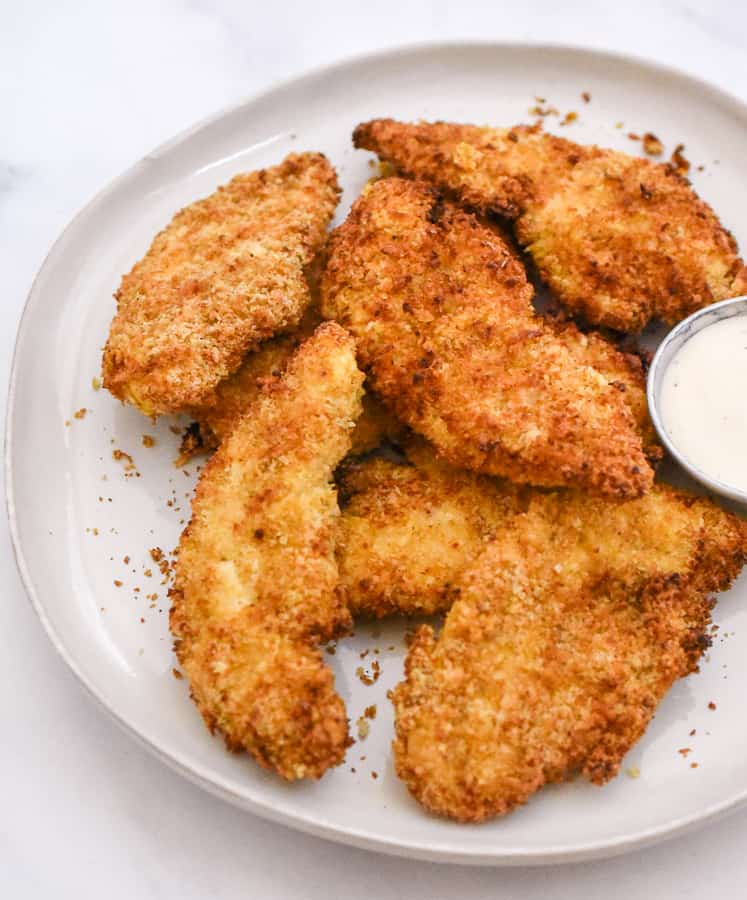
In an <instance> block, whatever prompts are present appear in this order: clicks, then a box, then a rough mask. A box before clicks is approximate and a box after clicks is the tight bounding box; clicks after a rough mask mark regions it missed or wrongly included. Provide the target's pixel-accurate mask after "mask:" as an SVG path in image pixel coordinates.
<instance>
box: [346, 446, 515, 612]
mask: <svg viewBox="0 0 747 900" xmlns="http://www.w3.org/2000/svg"><path fill="white" fill-rule="evenodd" d="M419 453H420V460H421V462H420V465H418V466H414V465H409V466H408V465H400V464H397V463H394V462H390V461H388V460H385V459H380V458H374V459H368V460H366V461H364V462H362V463H357V464H355V465H352V466H348V467H346V469H345V471H344V473H343V475H342V477H341V479H340V481H341V494H342V496H343V498H345V500H346V503H345V506H344V508H343V514H342V519H341V532H342V533H341V537H340V541H339V543H338V548H337V553H338V562H339V567H340V584H341V585H342V586H343V588H344V590H345V594H346V597H347V601H348V607H349V608H350V611H351V613H352V614H353V615H354V616H361V615H363V616H374V617H376V618H381V617H383V616H387V615H390V614H392V613H404V614H405V615H433V614H434V613H440V612H445V611H446V610H448V609H449V607H450V606H451V604H452V603H453V601H454V599H455V597H456V596H458V588H457V584H458V581H459V577H460V576H461V574H462V572H463V570H464V569H465V568H466V567H467V566H468V565H469V564H470V563H472V562H473V561H474V559H475V558H476V557H477V556H479V555H480V553H481V552H482V551H483V550H484V549H485V547H486V546H487V544H488V542H489V541H490V540H491V539H492V538H493V537H494V536H495V534H496V533H497V532H498V531H499V530H500V529H501V528H502V527H504V526H505V524H506V521H507V519H508V518H509V517H510V516H511V515H514V514H515V513H516V512H517V511H518V510H519V506H520V496H519V491H518V490H517V489H516V488H514V487H513V486H512V485H510V484H508V483H505V484H501V483H499V482H498V481H497V480H496V479H493V478H489V477H487V476H485V475H477V474H475V473H474V472H468V471H465V470H462V469H455V468H454V467H452V466H450V465H448V464H447V463H441V462H439V461H438V460H437V459H436V458H435V455H434V454H433V451H431V450H429V449H427V448H419ZM411 455H412V451H411ZM416 458H417V454H416Z"/></svg>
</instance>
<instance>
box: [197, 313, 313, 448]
mask: <svg viewBox="0 0 747 900" xmlns="http://www.w3.org/2000/svg"><path fill="white" fill-rule="evenodd" d="M321 321H322V319H321V317H320V316H319V313H318V311H317V310H316V308H315V307H310V308H309V309H307V310H306V312H305V313H304V315H303V318H302V319H301V322H300V323H299V325H298V327H297V328H296V329H294V330H293V331H292V332H290V333H289V334H284V335H281V336H280V337H276V338H272V339H271V340H269V341H264V342H263V343H262V344H261V345H260V346H259V348H258V349H257V350H255V351H254V352H252V353H249V354H247V356H246V358H245V359H244V362H243V363H242V364H241V366H240V368H239V369H238V371H236V372H235V373H234V374H233V375H231V376H230V377H229V378H226V379H224V380H223V381H221V382H220V384H218V385H217V387H216V388H215V390H214V391H213V394H212V396H211V398H210V401H209V402H208V403H204V404H202V405H201V406H196V407H193V408H192V409H190V410H189V413H190V415H192V416H193V417H194V419H195V421H196V422H197V424H198V426H199V433H200V446H202V447H205V448H206V449H208V450H214V449H215V448H216V447H217V446H218V445H219V444H220V442H221V440H222V439H223V438H224V437H225V436H226V435H227V434H229V433H230V431H231V429H232V428H233V426H234V425H235V424H236V421H237V420H238V418H239V417H240V416H242V415H244V414H245V413H246V412H247V411H248V410H249V409H250V407H251V406H252V404H253V403H255V402H256V400H257V398H258V397H259V396H260V394H261V393H262V388H263V387H264V385H265V384H266V383H267V381H268V380H271V379H273V378H279V377H280V376H281V375H282V374H283V372H284V371H285V368H286V366H287V365H288V363H289V361H290V360H291V359H292V358H293V355H294V354H295V352H296V351H297V350H298V348H299V346H300V345H301V344H302V343H303V342H304V341H305V340H306V339H307V338H308V337H310V336H311V335H312V334H313V333H314V331H315V330H316V329H317V327H318V326H319V324H320V323H321Z"/></svg>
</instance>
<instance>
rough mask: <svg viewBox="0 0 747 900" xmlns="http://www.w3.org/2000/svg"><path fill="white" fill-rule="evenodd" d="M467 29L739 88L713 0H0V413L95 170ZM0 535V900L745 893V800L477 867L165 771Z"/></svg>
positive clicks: (730, 25) (722, 5)
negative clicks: (345, 837) (517, 863)
mask: <svg viewBox="0 0 747 900" xmlns="http://www.w3.org/2000/svg"><path fill="white" fill-rule="evenodd" d="M468 37H479V38H483V39H486V38H496V39H504V40H506V39H517V40H523V41H549V42H563V43H576V44H584V45H588V46H592V47H600V48H611V49H616V50H622V51H627V52H632V53H636V54H639V55H642V56H647V57H651V58H654V59H658V60H660V61H664V62H668V63H672V64H674V65H676V66H678V67H680V68H682V69H686V70H689V71H691V72H693V73H696V74H699V75H701V76H704V77H705V78H707V79H709V80H711V81H712V82H714V83H716V84H718V85H720V86H722V87H725V88H727V89H729V90H731V91H732V92H734V93H736V94H738V95H740V96H741V97H742V98H744V99H747V67H745V65H744V54H745V51H746V50H747V9H745V8H743V9H742V10H741V11H739V10H738V4H737V3H730V2H728V0H711V2H708V0H698V2H695V0H690V2H676V0H669V2H655V0H649V2H637V0H629V2H627V3H624V4H623V3H614V4H613V3H593V2H579V0H567V2H565V3H562V4H561V3H558V2H557V0H544V2H537V0H534V2H523V3H521V2H517V0H514V2H513V3H505V2H492V3H489V2H484V3H477V2H468V0H460V2H453V0H451V2H446V0H436V2H431V3H427V2H417V0H397V2H390V0H378V2H369V3H366V4H361V5H356V4H354V3H350V2H348V3H340V2H328V3H321V4H316V5H312V4H311V3H309V2H293V0H265V2H262V3H259V2H257V0H248V2H247V0H222V2H216V3H209V2H207V0H163V2H149V0H129V2H122V3H108V2H103V0H99V2H88V3H86V2H84V0H48V2H40V0H22V2H17V0H1V2H0V273H1V281H0V284H2V291H1V292H0V304H1V306H0V309H2V317H1V318H0V372H1V373H2V382H3V383H2V385H1V386H0V398H2V399H0V402H2V404H3V406H4V402H5V393H6V390H5V385H6V379H7V374H8V370H9V366H10V359H11V353H12V347H13V339H14V335H15V330H16V325H17V321H18V318H19V316H20V313H21V308H22V306H23V303H24V299H25V295H26V293H27V291H28V288H29V285H30V283H31V280H32V278H33V276H34V273H35V271H36V270H37V268H38V267H39V265H40V264H41V262H42V259H43V257H44V255H45V253H46V251H47V250H48V248H49V246H50V244H51V243H52V241H53V240H54V238H55V237H56V236H57V234H58V232H59V231H60V230H61V229H62V228H63V226H64V225H65V224H66V222H67V221H68V220H69V219H70V218H71V216H72V215H73V214H74V213H75V212H76V210H78V209H79V208H80V207H81V206H82V205H83V204H84V203H86V201H87V200H89V199H90V197H91V196H92V195H93V193H94V192H95V191H97V190H98V189H99V188H100V187H102V186H103V185H104V184H105V183H106V182H107V181H109V179H111V178H112V177H113V176H115V175H117V174H118V173H119V172H120V171H121V170H122V169H124V168H126V167H127V166H129V165H130V164H131V163H132V162H134V161H135V160H137V159H138V158H139V157H140V156H142V155H143V154H145V153H146V152H147V151H148V150H150V149H151V148H153V147H154V146H155V145H156V144H158V143H160V142H161V141H163V140H165V139H166V138H168V137H170V136H171V135H172V134H173V133H175V132H177V131H179V130H181V129H183V128H184V127H186V126H187V125H190V124H191V123H193V122H194V121H195V120H197V119H199V118H201V117H202V116H204V115H206V114H208V113H210V112H213V111H214V110H216V109H219V108H220V107H222V106H224V105H226V104H230V103H234V102H235V101H237V100H239V99H240V98H242V97H244V96H246V95H247V94H251V93H253V92H255V91H257V90H259V89H261V88H264V87H265V86H268V85H269V84H270V83H272V82H273V81H275V80H277V79H279V78H285V77H286V76H288V75H291V74H294V73H299V72H301V71H303V70H304V69H306V68H308V67H310V66H315V65H317V64H320V63H324V62H327V61H331V60H334V59H336V58H340V57H343V56H349V55H351V54H354V53H357V52H359V51H366V50H370V49H375V48H380V47H384V46H389V45H392V44H398V43H400V44H401V43H406V42H412V41H424V40H439V39H447V38H468ZM436 89H437V88H436ZM735 189H737V190H739V189H740V187H739V186H735ZM43 364H44V361H43V360H40V365H43ZM0 529H1V531H2V533H1V534H0V573H1V574H0V577H1V578H2V583H1V586H0V641H1V642H2V643H1V644H0V648H1V649H0V713H1V714H2V722H3V728H2V738H1V739H0V895H1V896H2V897H3V898H7V900H26V898H33V900H36V898H47V897H54V898H59V900H67V898H76V900H87V898H100V897H106V898H107V900H118V898H135V900H156V898H176V897H179V898H180V900H191V898H195V900H197V898H199V900H204V898H239V897H242V898H244V897H247V898H261V900H264V898H267V900H272V898H283V900H293V898H304V900H315V898H324V900H329V898H337V897H340V898H342V897H345V898H348V897H354V898H356V897H366V896H375V897H376V898H377V900H394V898H407V900H426V898H427V900H434V898H441V897H457V898H459V900H473V898H481V897H491V898H492V897H495V898H516V897H519V896H521V897H522V898H528V900H532V898H545V897H548V896H550V897H554V898H568V900H592V898H593V900H596V898H598V897H600V896H604V897H605V900H615V898H623V897H625V898H630V897H633V898H636V897H649V896H650V897H657V898H661V900H668V898H677V900H687V898H691V897H692V898H695V897H698V898H701V897H704V896H706V897H719V898H727V900H729V898H737V897H744V896H745V886H744V885H745V882H747V856H746V855H745V852H744V848H745V846H746V845H747V813H741V814H737V815H734V816H732V817H731V818H729V819H727V820H724V821H722V822H720V823H718V824H716V825H713V826H710V827H708V828H706V829H704V830H702V831H700V832H697V833H696V834H693V835H691V836H688V837H685V838H682V839H679V840H677V841H673V842H670V843H667V844H664V845H660V846H658V847H655V848H652V849H650V850H647V851H644V852H640V853H637V854H635V855H631V856H627V857H622V858H618V859H615V860H610V861H606V862H598V863H591V864H586V865H573V866H566V867H552V868H546V869H535V870H531V869H511V870H507V869H504V870H497V869H492V870H491V869H484V870H479V869H467V868H462V867H455V866H437V865H431V864H424V863H410V862H408V861H405V860H395V859H389V858H386V857H378V856H375V855H373V854H369V853H366V852H364V851H358V850H353V849H348V848H344V847H340V846H336V845H334V844H328V843H325V842H323V841H320V840H317V839H315V838H310V837H306V836H303V835H300V834H297V833H294V832H292V831H289V830H286V829H284V828H282V827H279V826H274V825H270V824H267V823H265V822H263V821H260V820H259V819H255V818H253V817H251V816H249V815H246V814H244V813H241V812H238V811H236V810H234V809H232V808H230V807H228V806H226V805H224V804H223V803H221V802H220V801H218V800H215V799H213V798H212V797H209V796H208V795H206V794H204V793H203V792H201V791H200V790H198V789H197V788H195V787H193V786H191V785H190V784H188V783H186V782H184V781H182V780H181V779H180V778H179V777H178V776H177V775H175V774H173V773H172V772H171V771H169V770H167V769H166V768H165V767H164V766H163V765H161V764H160V763H159V762H157V761H156V760H155V759H154V758H152V757H151V756H150V755H148V754H147V753H146V752H145V751H144V750H142V749H141V748H140V747H139V746H137V745H136V744H135V743H134V742H133V741H132V740H131V739H130V738H128V737H126V736H125V735H124V734H122V733H121V732H120V731H119V730H118V729H117V728H116V727H115V726H114V725H113V724H112V723H110V722H109V721H108V719H107V718H106V717H105V716H104V715H103V713H102V712H101V711H100V710H99V709H98V708H96V707H95V706H94V705H93V704H92V703H91V702H90V701H89V699H88V698H87V697H86V696H84V694H83V692H82V690H81V689H80V688H79V686H78V685H77V683H76V682H75V681H74V679H73V677H72V675H71V674H70V673H69V672H68V671H67V670H66V669H65V667H64V665H63V663H62V662H61V661H60V660H59V659H58V658H57V657H56V655H55V654H54V652H53V650H52V648H51V645H50V644H49V643H48V641H47V639H46V637H45V635H44V634H43V632H42V629H41V626H40V625H39V623H38V622H37V620H36V618H35V615H34V614H33V612H32V610H31V608H30V606H29V605H28V603H27V601H26V598H25V596H24V594H23V591H22V589H21V586H20V583H19V580H18V577H17V575H16V572H15V568H14V565H13V561H12V553H11V550H10V546H9V542H8V538H7V527H6V525H5V522H4V521H2V522H0Z"/></svg>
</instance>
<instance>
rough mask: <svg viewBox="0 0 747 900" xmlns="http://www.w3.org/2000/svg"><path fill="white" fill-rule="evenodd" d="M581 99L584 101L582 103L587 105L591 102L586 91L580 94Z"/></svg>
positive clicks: (589, 95)
mask: <svg viewBox="0 0 747 900" xmlns="http://www.w3.org/2000/svg"><path fill="white" fill-rule="evenodd" d="M581 99H582V100H583V101H584V103H589V102H590V101H591V94H590V93H589V92H588V91H584V92H583V93H582V94H581Z"/></svg>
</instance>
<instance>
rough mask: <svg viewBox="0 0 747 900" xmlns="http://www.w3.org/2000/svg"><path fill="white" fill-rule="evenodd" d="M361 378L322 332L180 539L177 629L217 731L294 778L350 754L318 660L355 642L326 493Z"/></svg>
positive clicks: (356, 406) (330, 330) (252, 419)
mask: <svg viewBox="0 0 747 900" xmlns="http://www.w3.org/2000/svg"><path fill="white" fill-rule="evenodd" d="M362 381H363V375H362V374H361V373H360V372H359V371H358V369H357V366H356V362H355V350H354V345H353V341H352V339H351V338H350V336H349V335H348V334H346V332H345V331H344V330H343V329H342V328H340V327H339V326H338V325H336V324H333V323H329V324H326V325H322V326H320V328H319V329H318V330H317V332H316V333H315V334H314V336H313V337H311V338H309V340H308V341H306V342H305V343H304V344H303V345H302V346H301V348H300V349H299V351H298V353H297V355H296V356H295V357H294V358H293V359H292V360H291V362H290V363H289V365H288V368H287V370H286V372H285V374H284V376H283V377H282V378H281V379H279V380H276V381H273V382H272V383H270V384H268V385H267V386H266V388H265V389H264V390H263V392H262V394H261V396H260V397H259V398H258V400H257V402H256V403H255V404H254V406H253V407H252V414H251V415H248V416H244V417H241V418H240V419H239V420H238V422H237V423H236V424H235V426H234V427H233V430H232V431H231V432H230V434H229V435H228V436H227V437H226V438H224V440H223V441H222V443H221V445H220V448H219V449H218V451H217V452H216V453H215V455H214V456H213V458H212V459H211V460H210V462H209V463H208V464H207V465H206V467H205V469H204V470H203V472H202V475H201V478H200V481H199V484H198V487H197V490H196V494H195V499H194V502H193V507H192V519H191V521H190V523H189V526H188V527H187V529H186V530H185V532H184V534H183V535H182V538H181V541H180V545H179V550H178V562H177V565H176V578H175V584H174V588H173V590H172V592H171V598H172V602H173V606H172V611H171V627H172V631H173V633H174V636H175V638H176V650H177V655H178V657H179V662H180V664H181V668H182V670H183V671H184V673H185V674H186V675H187V676H188V677H189V679H190V684H191V690H192V696H193V698H194V700H195V702H196V704H197V706H198V708H199V709H200V712H201V713H202V715H203V717H204V718H205V721H206V723H207V724H208V726H209V727H210V729H211V730H216V729H217V730H218V731H220V732H222V733H223V735H224V736H225V739H226V743H227V745H228V746H229V747H230V748H231V749H241V748H243V749H246V750H247V751H249V752H250V753H251V754H252V755H253V756H254V757H255V758H256V759H257V760H258V762H259V763H260V764H261V765H263V766H264V767H266V768H270V769H274V770H275V771H276V772H277V773H278V774H280V775H281V776H282V777H283V778H286V779H297V778H309V777H315V778H318V777H319V776H321V775H322V774H323V773H324V772H325V771H326V770H327V769H328V768H329V767H330V766H334V765H337V764H339V763H340V762H341V761H342V759H343V757H344V754H345V749H346V747H347V746H348V744H349V737H348V727H347V718H346V715H345V708H344V705H343V702H342V700H341V699H340V697H339V696H338V695H337V693H336V692H335V689H334V679H333V675H332V673H331V671H330V670H329V669H328V668H327V667H326V666H325V664H324V662H323V660H322V655H321V653H320V652H319V650H318V649H317V645H318V644H319V643H321V642H325V641H327V640H330V639H332V638H334V637H336V636H337V635H339V634H340V633H343V632H344V631H346V630H347V629H348V628H349V626H350V616H349V613H348V610H347V607H346V606H345V603H344V600H343V598H342V596H341V594H340V592H339V590H338V570H337V565H336V562H335V543H336V536H337V527H338V521H337V520H338V516H339V510H338V507H337V499H336V494H335V490H334V487H333V486H332V484H331V479H332V475H333V472H334V469H335V467H336V466H337V465H338V463H339V462H340V460H341V459H342V458H343V457H344V456H345V454H346V453H347V452H348V450H349V447H350V433H351V431H352V429H353V426H354V423H355V419H356V417H357V416H358V414H359V412H360V396H361V384H362Z"/></svg>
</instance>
